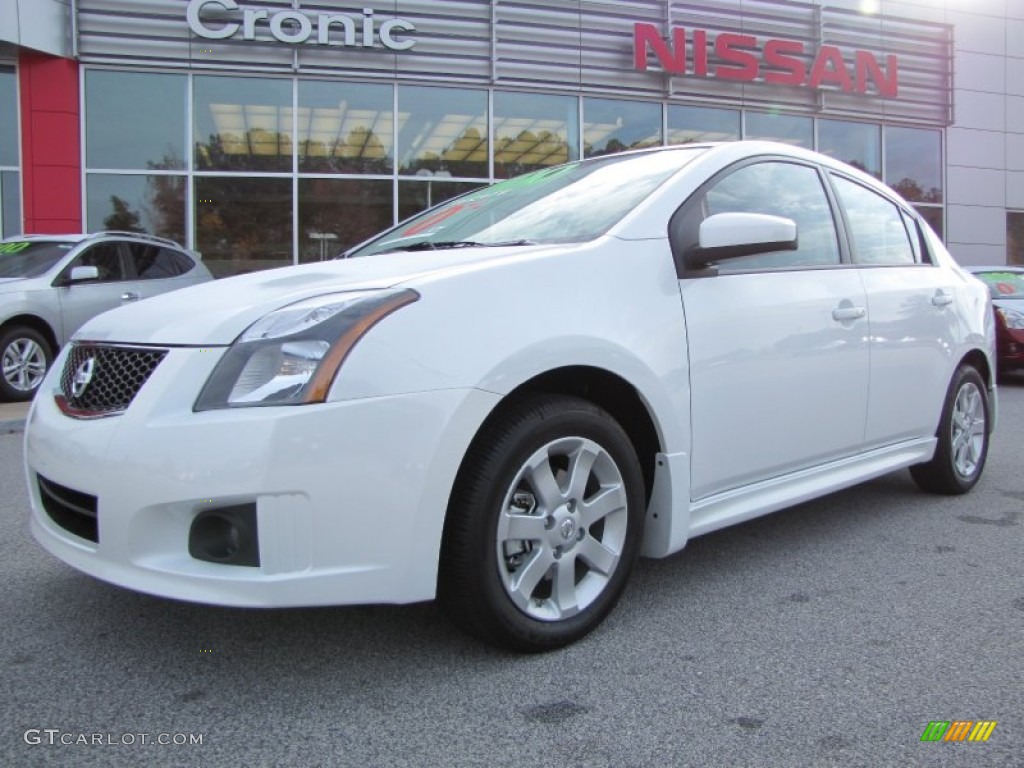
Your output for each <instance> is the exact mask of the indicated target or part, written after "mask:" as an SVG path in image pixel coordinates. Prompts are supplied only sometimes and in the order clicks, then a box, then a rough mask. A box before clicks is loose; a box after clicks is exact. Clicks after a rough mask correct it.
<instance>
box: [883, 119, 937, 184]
mask: <svg viewBox="0 0 1024 768" xmlns="http://www.w3.org/2000/svg"><path fill="white" fill-rule="evenodd" d="M885 181H886V183H887V184H888V185H889V186H890V187H892V188H893V189H895V190H896V191H897V192H898V193H899V194H900V196H901V197H902V198H903V199H904V200H908V201H910V202H912V203H941V202H942V133H941V132H939V131H932V130H927V129H924V128H893V127H888V128H886V129H885Z"/></svg>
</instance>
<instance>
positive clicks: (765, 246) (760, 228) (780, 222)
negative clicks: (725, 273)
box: [683, 213, 797, 270]
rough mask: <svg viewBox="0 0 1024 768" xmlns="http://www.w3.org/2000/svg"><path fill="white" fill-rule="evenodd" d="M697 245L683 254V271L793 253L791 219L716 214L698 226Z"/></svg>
mask: <svg viewBox="0 0 1024 768" xmlns="http://www.w3.org/2000/svg"><path fill="white" fill-rule="evenodd" d="M699 238H700V239H699V245H697V247H695V248H691V249H690V250H688V251H687V252H686V253H685V254H684V257H683V258H684V260H685V262H686V268H687V269H689V270H702V269H705V268H707V267H708V266H709V265H710V264H713V263H715V262H718V261H723V260H725V259H735V258H737V257H739V256H751V255H753V254H755V253H771V252H772V251H795V250H796V249H797V227H796V222H795V221H793V220H792V219H786V218H783V217H782V216H769V215H768V214H764V213H716V214H715V215H714V216H708V218H706V219H704V221H702V222H701V223H700V234H699Z"/></svg>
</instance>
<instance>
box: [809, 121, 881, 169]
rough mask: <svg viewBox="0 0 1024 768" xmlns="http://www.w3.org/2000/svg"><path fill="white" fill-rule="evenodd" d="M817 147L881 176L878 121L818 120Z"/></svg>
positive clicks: (837, 158) (855, 166) (820, 150)
mask: <svg viewBox="0 0 1024 768" xmlns="http://www.w3.org/2000/svg"><path fill="white" fill-rule="evenodd" d="M818 151H819V152H822V153H823V154H826V155H831V156H832V157H834V158H835V159H836V160H842V161H843V162H844V163H849V164H850V165H852V166H853V167H854V168H859V169H860V170H862V171H864V172H865V173H870V174H871V175H872V176H874V177H875V178H876V179H881V178H882V129H881V127H880V126H878V125H871V124H870V123H850V122H846V121H843V120H818Z"/></svg>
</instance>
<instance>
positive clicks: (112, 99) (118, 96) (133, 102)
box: [85, 70, 187, 170]
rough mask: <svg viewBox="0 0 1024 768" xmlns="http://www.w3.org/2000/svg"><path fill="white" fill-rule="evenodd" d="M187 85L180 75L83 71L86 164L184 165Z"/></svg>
mask: <svg viewBox="0 0 1024 768" xmlns="http://www.w3.org/2000/svg"><path fill="white" fill-rule="evenodd" d="M186 85H187V80H186V78H185V76H184V75H164V74H150V73H143V72H104V71H99V70H90V71H88V72H86V75H85V159H86V163H87V165H88V167H90V168H132V169H143V168H144V169H147V170H179V169H183V168H184V167H185V115H186V113H187V110H186V108H185V99H186V95H185V88H186Z"/></svg>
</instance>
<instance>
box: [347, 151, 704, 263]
mask: <svg viewBox="0 0 1024 768" xmlns="http://www.w3.org/2000/svg"><path fill="white" fill-rule="evenodd" d="M700 152H701V151H700V150H698V149H694V150H676V151H667V152H652V153H648V154H641V155H631V156H625V157H615V156H612V157H608V158H606V159H603V160H595V161H591V162H586V163H574V164H570V165H564V166H559V167H557V168H549V169H546V170H543V171H536V172H534V173H531V174H528V175H526V176H520V177H518V178H515V179H511V180H509V181H506V182H504V183H501V184H496V185H494V186H493V187H485V188H483V189H479V190H477V191H475V192H471V193H469V194H468V195H465V196H463V197H460V198H457V199H455V200H452V201H450V202H448V203H445V204H443V205H440V206H437V207H436V208H433V209H431V210H430V211H427V212H425V213H423V214H421V215H420V216H418V217H416V218H414V219H410V220H409V221H406V222H403V223H402V224H401V225H399V226H398V227H396V228H395V229H393V230H391V231H390V232H388V233H386V234H385V235H383V236H382V237H380V238H378V239H377V240H375V241H374V242H373V243H370V244H369V245H367V246H366V247H365V248H363V249H361V250H359V251H356V252H355V253H354V254H353V255H356V256H367V255H370V254H374V253H382V252H386V251H397V250H406V249H408V250H431V249H434V248H453V247H458V246H461V245H501V244H509V243H511V244H525V243H535V242H547V243H554V242H583V241H586V240H591V239H593V238H595V237H598V236H600V235H601V234H603V233H604V232H606V231H608V229H609V228H610V227H612V226H613V225H614V224H615V223H616V222H618V221H619V220H620V219H622V217H623V216H625V215H626V214H627V213H629V212H630V211H631V210H633V208H634V207H635V206H636V205H637V204H639V203H640V202H641V201H642V200H643V199H644V198H645V197H646V196H647V195H649V194H650V193H651V192H652V191H653V190H654V189H655V188H656V187H657V186H658V185H659V184H661V183H662V182H663V181H665V180H666V179H667V178H668V177H669V176H671V175H672V174H674V173H676V172H677V171H678V170H679V169H680V168H682V167H683V166H685V165H686V164H687V163H688V162H690V161H691V160H692V159H693V158H694V157H696V156H698V155H699V154H700Z"/></svg>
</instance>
